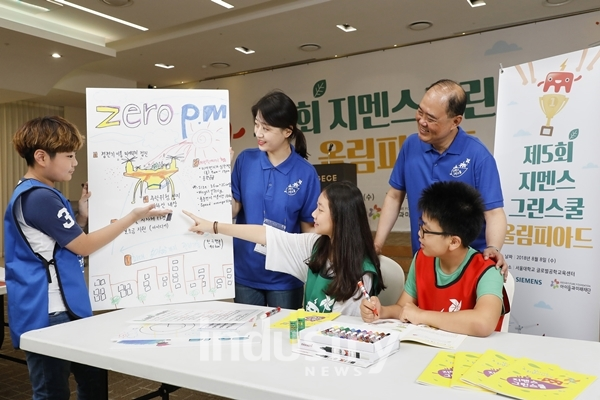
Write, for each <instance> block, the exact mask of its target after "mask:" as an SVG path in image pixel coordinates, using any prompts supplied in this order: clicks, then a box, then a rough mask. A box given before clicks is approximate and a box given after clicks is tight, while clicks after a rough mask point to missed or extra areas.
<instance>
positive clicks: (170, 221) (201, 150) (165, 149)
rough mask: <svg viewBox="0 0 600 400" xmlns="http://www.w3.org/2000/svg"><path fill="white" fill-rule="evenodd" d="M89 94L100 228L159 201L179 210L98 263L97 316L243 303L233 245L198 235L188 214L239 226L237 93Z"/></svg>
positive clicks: (143, 223)
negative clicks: (234, 146)
mask: <svg viewBox="0 0 600 400" xmlns="http://www.w3.org/2000/svg"><path fill="white" fill-rule="evenodd" d="M87 96H88V98H87V103H88V132H87V136H88V168H89V171H88V175H89V186H90V188H91V190H92V191H93V196H92V198H91V199H90V203H89V204H90V212H89V213H90V221H89V224H90V229H91V230H95V229H98V228H101V227H103V226H106V225H107V224H109V223H111V222H114V221H115V220H117V219H119V218H122V217H123V216H125V215H126V214H127V213H129V212H130V211H131V210H133V209H134V208H136V207H143V206H146V205H148V204H150V203H153V204H155V206H156V207H161V208H168V209H170V210H172V213H171V214H169V215H167V216H165V217H152V218H145V219H142V220H139V221H138V222H137V223H135V224H134V225H132V226H131V227H129V228H127V229H126V230H125V231H124V232H123V233H122V234H121V235H119V237H117V239H115V240H114V241H113V242H111V243H110V244H108V245H107V246H105V247H103V248H102V249H100V250H98V251H97V252H96V253H94V254H92V255H91V256H90V274H89V276H90V278H89V279H90V284H89V286H90V299H91V301H92V305H93V308H94V309H95V310H102V309H111V308H112V309H114V308H123V307H134V306H142V305H155V304H167V303H181V302H191V301H201V300H213V299H222V298H232V297H234V294H235V293H234V273H233V251H232V249H233V245H232V239H231V238H228V237H223V236H218V235H209V234H206V235H203V236H200V235H197V234H194V233H192V232H189V230H188V228H189V226H190V224H191V222H190V221H189V219H188V218H187V217H185V216H184V215H183V213H182V210H184V209H187V210H190V211H193V212H194V213H197V214H199V215H205V216H206V217H210V218H212V219H215V220H219V221H224V222H225V221H231V188H230V186H231V185H230V176H231V166H230V160H229V156H230V155H229V147H230V144H229V140H230V133H229V118H228V107H229V97H228V92H227V91H224V90H190V91H179V90H161V91H152V90H145V89H88V92H87ZM115 99H118V100H115ZM107 104H110V105H107Z"/></svg>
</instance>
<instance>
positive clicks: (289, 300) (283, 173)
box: [231, 91, 321, 309]
mask: <svg viewBox="0 0 600 400" xmlns="http://www.w3.org/2000/svg"><path fill="white" fill-rule="evenodd" d="M252 116H253V117H254V134H255V136H256V139H257V141H258V148H255V149H247V150H244V151H242V152H241V153H240V154H239V155H238V157H237V159H236V161H235V164H234V167H233V173H232V176H231V192H232V196H233V216H234V218H236V223H237V224H260V225H268V226H271V227H274V228H277V229H280V230H282V231H285V232H291V233H300V232H308V231H310V230H311V229H312V227H313V218H312V216H311V213H312V211H313V210H314V209H315V206H316V204H317V199H318V198H319V193H320V192H321V187H320V182H319V178H318V175H317V171H316V170H315V168H314V167H313V166H312V165H311V164H310V163H309V162H308V161H307V160H306V158H307V157H308V152H307V149H306V139H305V137H304V133H303V132H302V131H301V130H300V129H299V128H298V127H297V122H298V109H297V108H296V104H295V103H294V102H293V101H292V99H290V98H289V97H288V96H287V95H285V94H284V93H283V92H280V91H273V92H270V93H268V94H266V95H265V96H264V97H263V98H261V99H260V100H259V101H258V102H257V103H256V104H255V105H254V106H252ZM292 142H293V143H294V145H292ZM233 251H234V266H235V302H236V303H244V304H253V305H261V306H267V305H268V306H272V307H277V306H280V307H283V308H290V309H297V308H300V307H302V300H303V293H304V288H303V287H304V284H303V282H302V281H300V280H299V279H297V278H295V277H293V276H291V275H288V274H285V273H281V272H274V271H268V270H266V269H265V254H266V249H265V247H264V246H262V245H257V244H255V243H251V242H248V241H245V240H241V239H234V242H233Z"/></svg>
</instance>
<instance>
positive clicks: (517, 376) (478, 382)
mask: <svg viewBox="0 0 600 400" xmlns="http://www.w3.org/2000/svg"><path fill="white" fill-rule="evenodd" d="M595 380H596V377H595V376H592V375H586V374H581V373H578V372H574V371H569V370H565V369H563V368H561V367H559V366H558V365H555V364H548V363H544V362H541V361H536V360H531V359H529V358H525V357H523V358H514V357H511V356H509V355H506V354H502V353H500V352H497V351H494V350H488V351H486V352H485V353H483V354H482V355H479V354H477V353H468V352H457V353H455V354H453V353H449V352H445V351H440V352H439V353H438V354H437V356H436V357H435V358H434V359H433V360H432V361H431V362H430V363H429V365H428V366H427V368H426V369H425V370H424V371H423V373H421V375H420V376H419V378H418V379H417V382H418V383H421V384H426V385H435V386H442V387H452V388H460V389H467V390H479V391H488V392H492V393H497V394H501V395H504V396H508V397H512V398H515V399H522V400H538V399H561V400H571V399H574V398H575V397H577V396H578V395H579V394H580V393H581V392H582V391H583V390H585V388H587V387H588V386H589V385H591V384H592V383H593V382H594V381H595Z"/></svg>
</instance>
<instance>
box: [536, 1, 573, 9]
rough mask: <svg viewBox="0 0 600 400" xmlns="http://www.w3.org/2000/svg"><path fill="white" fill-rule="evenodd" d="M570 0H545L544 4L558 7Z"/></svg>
mask: <svg viewBox="0 0 600 400" xmlns="http://www.w3.org/2000/svg"><path fill="white" fill-rule="evenodd" d="M570 2H571V0H544V3H543V4H544V5H545V6H546V7H558V6H563V5H565V4H567V3H570Z"/></svg>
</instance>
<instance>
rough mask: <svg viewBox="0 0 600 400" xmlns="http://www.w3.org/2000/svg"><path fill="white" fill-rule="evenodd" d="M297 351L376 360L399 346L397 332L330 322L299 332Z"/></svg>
mask: <svg viewBox="0 0 600 400" xmlns="http://www.w3.org/2000/svg"><path fill="white" fill-rule="evenodd" d="M298 347H299V349H300V350H304V351H308V352H314V353H318V354H326V353H330V354H334V355H339V356H343V357H347V358H354V359H361V360H370V361H376V360H379V359H380V358H384V357H387V356H388V355H390V354H391V353H393V352H395V351H396V350H398V349H399V347H400V336H399V334H398V332H389V331H387V332H381V331H377V330H376V329H375V330H374V329H373V326H369V325H360V324H345V323H340V322H338V323H335V322H334V321H330V322H327V323H322V324H318V325H315V326H313V327H311V328H308V329H304V330H303V331H300V332H299V338H298Z"/></svg>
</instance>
